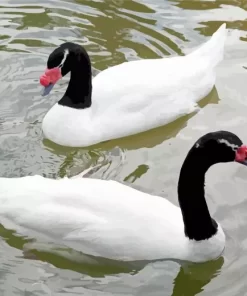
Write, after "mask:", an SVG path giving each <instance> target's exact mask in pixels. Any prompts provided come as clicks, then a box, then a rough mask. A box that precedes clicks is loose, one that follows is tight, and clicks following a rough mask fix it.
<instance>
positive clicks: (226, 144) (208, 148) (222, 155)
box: [190, 131, 247, 167]
mask: <svg viewBox="0 0 247 296" xmlns="http://www.w3.org/2000/svg"><path fill="white" fill-rule="evenodd" d="M192 151H193V152H192ZM190 153H193V155H194V156H195V159H197V160H198V161H200V162H202V163H204V164H205V165H206V166H208V167H210V166H211V165H213V164H216V163H220V162H232V161H236V162H239V163H241V164H244V165H247V146H245V145H243V143H242V141H241V140H240V139H239V137H237V136H236V135H235V134H233V133H231V132H227V131H217V132H212V133H208V134H206V135H204V136H203V137H201V138H200V139H199V140H198V141H197V142H196V143H195V145H194V146H193V147H192V149H191V151H190ZM196 156H197V157H196Z"/></svg>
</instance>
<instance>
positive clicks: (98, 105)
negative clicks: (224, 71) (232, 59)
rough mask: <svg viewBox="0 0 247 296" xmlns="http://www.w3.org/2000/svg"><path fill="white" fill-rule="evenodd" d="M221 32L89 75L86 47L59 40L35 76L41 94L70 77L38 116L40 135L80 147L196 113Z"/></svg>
mask: <svg viewBox="0 0 247 296" xmlns="http://www.w3.org/2000/svg"><path fill="white" fill-rule="evenodd" d="M226 32H227V30H226V25H225V24H223V25H222V26H221V27H220V28H219V29H218V30H217V31H216V32H215V33H214V34H213V36H212V37H211V38H210V39H209V40H208V41H207V42H206V43H205V44H203V45H202V46H200V47H199V48H198V49H196V50H195V51H193V52H192V53H190V54H188V55H185V56H177V57H172V58H159V59H143V60H137V61H131V62H126V63H122V64H120V65H117V66H114V67H110V68H108V69H106V70H104V71H102V72H100V73H99V74H98V75H96V77H94V78H93V79H92V70H91V62H90V58H89V56H88V54H87V52H86V50H85V48H83V47H82V46H80V45H78V44H75V43H71V42H66V43H63V44H61V45H60V46H59V47H57V48H56V49H55V50H54V51H53V52H52V53H51V54H50V56H49V58H48V61H47V69H46V71H45V73H44V74H43V75H42V76H41V77H40V83H41V85H43V86H44V87H45V89H44V92H43V95H47V94H48V93H49V92H50V91H51V89H52V87H53V86H54V85H55V83H56V82H57V81H58V80H59V79H61V78H62V77H63V76H65V75H66V74H68V73H69V72H70V73H71V75H70V81H69V85H68V87H67V90H66V92H65V94H64V95H63V97H62V98H61V99H60V100H59V101H58V103H56V104H55V105H54V106H53V107H52V108H51V109H50V110H49V111H48V113H47V114H46V115H45V117H44V119H43V123H42V129H43V133H44V137H45V138H47V139H49V140H51V141H53V142H54V143H57V144H59V145H63V146H70V147H85V146H90V145H93V144H97V143H100V142H104V141H107V140H112V139H117V138H122V137H125V136H129V135H134V134H137V133H140V132H144V131H147V130H150V129H153V128H156V127H159V126H162V125H165V124H168V123H170V122H172V121H174V120H175V119H177V118H179V117H181V116H183V115H185V114H188V113H190V112H193V111H195V110H196V109H197V108H198V106H197V102H198V101H200V100H201V99H203V98H204V97H205V96H206V95H207V94H208V93H209V92H210V91H211V90H212V88H213V86H214V84H215V79H216V71H215V68H216V66H217V65H218V63H219V62H220V61H221V60H222V59H223V56H224V43H225V38H226Z"/></svg>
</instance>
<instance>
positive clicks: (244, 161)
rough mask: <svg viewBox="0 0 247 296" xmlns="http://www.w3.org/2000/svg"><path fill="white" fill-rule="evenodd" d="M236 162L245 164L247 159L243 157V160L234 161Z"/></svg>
mask: <svg viewBox="0 0 247 296" xmlns="http://www.w3.org/2000/svg"><path fill="white" fill-rule="evenodd" d="M236 162H238V163H240V164H243V165H246V166H247V159H245V160H243V161H236Z"/></svg>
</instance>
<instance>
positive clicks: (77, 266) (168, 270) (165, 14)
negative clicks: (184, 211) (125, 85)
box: [0, 0, 247, 296]
mask: <svg viewBox="0 0 247 296" xmlns="http://www.w3.org/2000/svg"><path fill="white" fill-rule="evenodd" d="M246 10H247V4H246V3H245V1H234V0H225V1H221V0H219V1H186V0H180V1H179V0H173V1H165V0H142V1H141V0H140V1H130V0H125V1H123V0H114V1H113V0H112V1H110V0H105V1H103V0H101V1H100V0H95V1H93V0H88V1H87V0H67V1H62V0H40V1H38V2H37V1H35V0H2V1H1V3H0V77H1V84H0V91H1V100H0V130H1V137H0V164H1V176H5V177H16V176H18V177H19V176H25V175H34V174H41V175H44V176H47V177H51V178H60V177H63V176H65V175H67V176H73V175H75V174H77V173H79V172H81V171H83V170H84V169H86V168H88V167H90V166H92V165H96V164H100V165H102V168H101V169H99V170H97V171H96V172H95V173H94V174H93V177H97V178H103V179H115V180H118V181H125V182H128V183H129V185H130V186H138V187H140V188H142V190H145V191H148V192H152V193H154V194H159V195H162V196H164V197H166V198H168V199H169V200H170V201H172V202H173V203H175V204H177V196H176V186H177V179H178V174H179V170H180V167H181V163H182V161H183V159H184V157H185V155H186V153H187V151H188V149H189V148H190V147H191V145H192V144H193V143H194V142H195V141H196V140H197V138H198V137H200V136H201V135H202V134H204V133H206V132H209V131H214V130H219V129H225V130H229V131H232V132H235V133H236V134H237V135H239V137H241V138H242V139H243V141H245V142H247V133H246V124H247V119H246V118H247V116H246V114H247V97H246V89H247V86H246V81H247V73H246V67H247V43H246V41H247V23H246V19H247V11H246ZM223 22H226V23H227V27H228V28H229V36H228V40H227V43H226V55H225V60H224V61H223V62H222V63H221V65H220V66H219V67H218V69H217V82H216V87H215V88H214V89H213V91H212V92H211V94H210V95H209V96H208V97H207V98H206V99H205V100H203V102H201V110H200V111H199V112H198V113H197V114H191V115H190V116H186V117H184V118H181V119H179V120H177V121H176V122H174V123H172V124H169V125H168V126H166V127H162V128H159V129H155V130H153V131H149V132H146V133H143V134H140V135H135V136H132V137H129V138H125V139H121V140H115V141H110V142H107V143H104V144H101V145H96V146H94V147H91V148H88V149H87V148H83V149H69V148H64V147H59V146H57V145H54V144H52V143H50V142H48V141H44V140H43V137H42V131H41V122H42V118H43V117H44V115H45V113H46V112H47V111H48V109H49V108H50V107H51V106H52V105H53V104H54V103H55V102H56V101H57V99H58V98H59V97H61V96H62V94H63V92H64V91H65V88H66V86H67V83H68V78H67V79H64V80H63V81H61V82H60V83H59V84H60V85H59V86H57V87H56V88H54V91H53V93H52V95H51V96H49V97H45V98H44V97H41V96H40V90H41V89H40V86H39V83H38V82H39V76H40V74H41V73H42V72H43V70H44V69H45V66H46V59H47V56H48V54H49V53H50V52H51V51H52V50H53V49H54V47H56V46H57V45H59V44H60V43H62V42H64V41H72V42H78V43H80V44H82V45H84V46H85V47H86V49H87V50H88V52H89V54H90V57H91V59H92V63H93V67H94V74H97V72H98V71H101V70H103V69H105V68H107V67H110V66H113V65H116V64H119V63H121V62H124V61H131V60H137V59H143V58H157V57H162V56H167V57H169V56H176V55H183V54H185V53H187V52H189V51H191V50H192V48H193V47H195V46H198V45H199V44H201V43H202V42H205V41H206V40H207V39H208V38H209V36H211V35H212V34H213V32H214V31H215V30H216V29H217V28H218V27H219V26H220V25H221V24H222V23H223ZM246 179H247V171H246V169H245V168H244V167H240V166H239V165H237V164H224V165H223V164H222V165H218V166H215V167H213V168H212V169H210V171H209V172H208V174H207V179H206V191H207V201H208V204H209V208H210V211H211V213H212V215H213V216H214V217H215V218H216V219H217V220H218V221H219V222H220V223H221V225H222V226H223V228H224V230H225V232H226V237H227V241H226V249H225V252H224V254H223V256H222V257H220V258H219V259H217V260H215V261H212V262H207V263H205V264H197V265H193V264H192V265H182V266H181V265H180V263H179V262H173V261H158V262H152V263H148V264H144V265H143V266H138V265H131V266H112V265H111V264H110V263H109V264H107V265H106V266H104V264H103V263H104V262H102V266H97V265H95V264H92V263H93V262H91V261H90V262H88V260H89V259H88V258H87V261H86V262H85V260H86V258H84V257H83V256H81V255H80V254H77V253H75V252H73V251H72V250H64V249H60V251H59V252H53V253H51V252H48V251H47V252H45V251H44V248H41V247H42V246H41V245H39V244H38V242H36V243H35V242H33V241H30V240H29V239H27V238H23V237H20V236H19V235H18V234H17V233H15V232H13V231H10V230H6V229H4V228H3V227H0V236H1V240H0V244H1V247H0V263H1V264H0V283H1V284H0V294H1V295H4V296H5V295H6V296H11V295H30V296H33V295H84V294H85V295H94V296H95V295H97V296H98V295H107V296H108V295H115V296H116V295H141V296H148V295H150V296H158V295H162V296H164V295H173V296H180V295H186V296H192V295H198V294H200V295H214V296H217V295H221V296H223V295H224V296H227V295H229V296H232V295H241V296H243V295H245V294H246V284H245V283H246V265H247V231H246V229H247V214H246V213H247V198H246V192H247V181H246ZM43 247H44V246H43ZM32 248H33V249H34V250H33V251H30V249H32ZM41 250H43V251H41Z"/></svg>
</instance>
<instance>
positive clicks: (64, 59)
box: [58, 49, 69, 68]
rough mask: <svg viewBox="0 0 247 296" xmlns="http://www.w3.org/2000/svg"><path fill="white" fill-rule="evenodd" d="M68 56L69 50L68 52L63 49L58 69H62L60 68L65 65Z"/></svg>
mask: <svg viewBox="0 0 247 296" xmlns="http://www.w3.org/2000/svg"><path fill="white" fill-rule="evenodd" d="M68 54H69V50H68V49H65V50H64V55H63V59H62V61H61V63H60V65H59V66H58V67H59V68H62V67H63V64H64V63H65V61H66V59H67V56H68Z"/></svg>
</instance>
